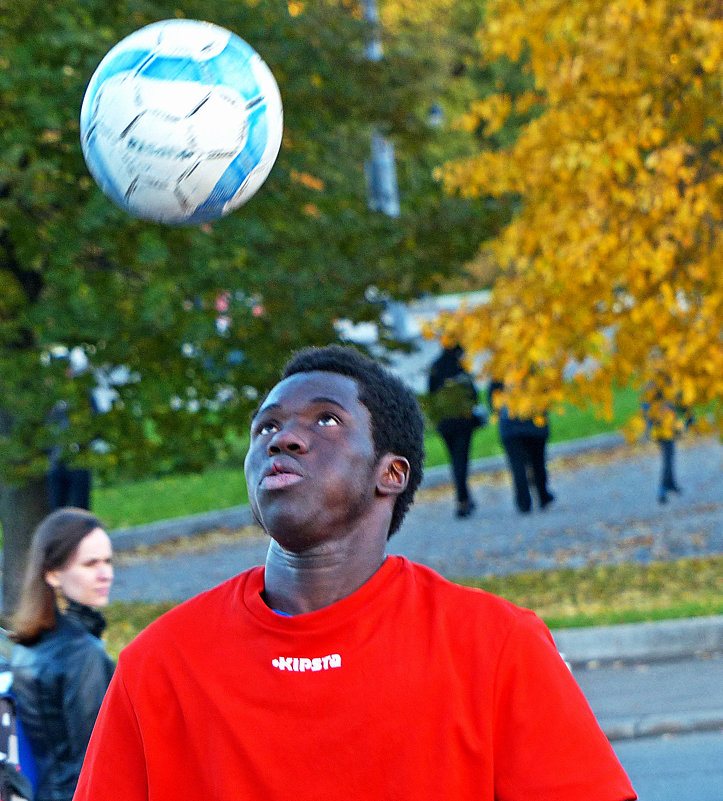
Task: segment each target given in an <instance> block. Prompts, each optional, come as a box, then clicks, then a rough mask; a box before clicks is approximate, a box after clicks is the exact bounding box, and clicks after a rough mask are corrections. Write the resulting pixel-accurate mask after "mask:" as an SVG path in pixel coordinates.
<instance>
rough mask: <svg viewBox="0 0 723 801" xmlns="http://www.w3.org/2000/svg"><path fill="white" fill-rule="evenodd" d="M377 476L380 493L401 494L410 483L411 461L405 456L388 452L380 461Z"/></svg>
mask: <svg viewBox="0 0 723 801" xmlns="http://www.w3.org/2000/svg"><path fill="white" fill-rule="evenodd" d="M377 476H378V478H377V492H378V493H379V495H400V494H401V493H402V492H404V490H405V489H406V488H407V484H408V483H409V462H408V461H407V460H406V459H405V458H404V457H403V456H397V455H396V454H394V453H386V454H385V455H384V456H382V458H381V460H380V462H379V471H378V473H377Z"/></svg>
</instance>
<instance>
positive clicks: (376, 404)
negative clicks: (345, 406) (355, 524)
mask: <svg viewBox="0 0 723 801" xmlns="http://www.w3.org/2000/svg"><path fill="white" fill-rule="evenodd" d="M325 373H330V374H333V375H332V376H330V377H329V382H330V385H332V384H335V383H338V382H339V381H340V380H342V379H339V378H338V377H339V376H341V377H343V380H344V381H349V382H351V383H350V384H349V386H350V387H351V390H352V392H354V390H355V395H356V398H357V399H358V403H359V404H360V406H359V409H360V412H363V415H364V418H365V420H364V427H365V428H366V427H367V426H368V429H370V430H369V434H367V436H368V437H369V435H370V439H369V442H370V446H371V448H372V449H373V453H372V454H370V458H371V459H372V461H373V462H375V463H377V464H379V463H380V462H381V461H382V460H384V459H386V458H388V455H389V454H394V455H396V456H399V457H402V459H403V460H405V462H408V466H409V467H408V471H407V472H408V474H407V477H406V486H405V487H404V489H403V490H402V491H401V492H400V493H399V494H398V495H397V496H396V499H395V502H394V507H393V510H392V515H391V520H390V523H389V530H388V536H391V535H392V534H394V533H395V532H396V531H397V529H398V528H399V526H400V525H401V523H402V520H403V519H404V515H405V514H406V512H407V509H408V508H409V506H410V505H411V503H412V500H413V498H414V493H415V491H416V489H417V487H418V486H419V483H420V481H421V478H422V469H423V462H424V421H423V418H422V414H421V411H420V409H419V405H418V403H417V400H416V398H415V396H414V394H413V393H412V392H411V391H410V390H409V389H408V388H407V387H406V386H405V385H404V384H403V383H402V382H401V381H400V380H399V379H398V378H396V377H395V376H394V375H392V374H391V373H390V372H389V371H387V370H385V369H384V368H382V367H380V366H379V365H378V364H377V363H376V362H374V361H372V360H371V359H369V358H367V357H366V356H363V355H362V354H361V353H359V352H358V351H357V350H355V349H353V348H350V347H339V346H329V347H325V348H308V349H305V350H302V351H299V352H297V353H296V354H294V355H293V356H292V358H291V359H290V361H289V362H288V364H287V365H286V367H285V369H284V372H283V376H282V380H281V382H280V383H279V384H277V386H276V387H275V388H274V389H273V390H272V391H271V393H270V394H269V396H268V397H267V400H265V401H264V402H263V403H262V404H261V406H260V407H259V412H257V418H256V419H255V420H254V426H255V427H258V423H259V422H262V420H263V417H264V415H267V414H268V413H267V411H265V408H266V407H267V406H268V402H269V401H271V405H272V406H273V405H274V403H273V401H274V400H275V395H276V394H278V393H279V392H280V390H283V388H284V387H286V388H287V389H288V390H292V389H293V388H294V386H295V385H296V386H298V382H299V381H300V380H301V377H302V376H304V375H305V374H312V375H311V376H310V377H309V378H310V380H311V379H315V381H314V383H319V382H318V380H316V379H318V377H319V376H321V379H322V381H321V384H322V385H323V383H324V382H323V374H325ZM333 376H336V377H337V378H334V377H333ZM304 380H305V379H304ZM342 388H343V384H342ZM315 393H316V395H318V394H319V393H318V391H316V390H315ZM282 394H283V393H282ZM322 394H325V393H322ZM344 403H346V401H344ZM367 413H368V414H367ZM367 417H368V422H367V421H366V418H367ZM272 423H273V421H272ZM327 430H328V429H327ZM264 431H265V429H264ZM329 433H331V432H329ZM253 447H254V427H252V448H253ZM270 447H274V446H270ZM248 468H249V465H247V472H248ZM251 468H252V469H253V466H251ZM250 492H251V488H250Z"/></svg>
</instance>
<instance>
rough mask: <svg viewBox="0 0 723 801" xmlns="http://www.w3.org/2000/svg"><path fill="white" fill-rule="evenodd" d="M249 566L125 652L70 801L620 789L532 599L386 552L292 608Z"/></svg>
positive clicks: (579, 795)
mask: <svg viewBox="0 0 723 801" xmlns="http://www.w3.org/2000/svg"><path fill="white" fill-rule="evenodd" d="M263 581H264V571H263V568H254V569H252V570H249V571H247V572H245V573H242V574H241V575H240V576H237V577H235V578H233V579H231V580H229V581H227V582H225V583H224V584H221V585H220V586H219V587H216V588H215V589H212V590H210V591H208V592H206V593H203V594H202V595H200V596H198V597H196V598H193V599H191V600H190V601H187V602H186V603H184V604H181V605H180V606H178V607H176V608H175V609H173V610H171V611H170V612H168V613H167V614H166V615H164V616H163V617H162V618H160V619H159V620H158V621H156V622H155V623H153V624H152V625H151V626H149V627H148V628H147V629H146V630H145V631H144V632H143V633H141V634H140V635H139V636H138V637H137V638H136V639H135V640H134V642H132V643H131V644H130V645H129V646H128V647H127V648H126V649H125V650H124V651H123V653H122V654H121V657H120V660H119V664H118V668H117V670H116V673H115V676H114V678H113V681H112V682H111V685H110V688H109V690H108V694H107V696H106V699H105V702H104V704H103V707H102V709H101V711H100V715H99V718H98V722H97V724H96V727H95V730H94V732H93V736H92V738H91V742H90V746H89V749H88V753H87V756H86V760H85V764H84V767H83V772H82V774H81V778H80V782H79V784H78V790H77V792H76V795H75V801H119V799H122V801H141V799H143V800H144V801H145V800H146V799H148V800H149V801H186V799H190V798H194V799H196V798H202V799H204V801H216V800H217V801H231V799H233V800H234V801H236V799H254V801H321V799H329V798H332V799H339V798H343V799H354V801H357V800H359V801H361V800H362V799H365V800H366V799H368V801H385V800H386V799H389V801H391V800H392V799H394V800H395V801H396V800H399V801H426V800H427V799H428V800H429V801H440V799H445V801H462V799H470V800H471V799H474V800H475V801H495V800H496V801H508V800H509V801H524V800H525V799H529V801H548V800H549V801H552V800H553V799H554V800H555V801H581V799H584V800H585V801H624V800H625V799H633V798H635V793H634V791H633V789H632V787H631V786H630V782H629V780H628V778H627V776H626V775H625V772H624V771H623V769H622V767H621V766H620V764H619V763H618V761H617V759H616V757H615V754H614V753H613V751H612V749H611V747H610V745H609V743H608V741H607V740H606V738H605V736H604V734H603V733H602V731H601V730H600V728H599V727H598V725H597V723H596V721H595V719H594V717H593V714H592V712H591V711H590V708H589V706H588V704H587V702H586V701H585V699H584V697H583V695H582V693H581V691H580V690H579V688H578V686H577V684H576V682H575V681H574V679H573V677H572V674H571V673H570V671H569V670H568V669H567V667H566V666H565V664H564V662H563V661H562V659H561V658H560V656H559V654H558V653H557V651H556V649H555V646H554V644H553V642H552V638H551V636H550V634H549V632H548V630H547V628H546V627H545V626H544V624H543V623H542V621H540V620H539V618H537V617H536V616H535V615H534V614H533V613H532V612H530V611H528V610H524V609H520V608H518V607H516V606H514V605H513V604H511V603H509V602H507V601H504V600H502V599H500V598H497V597H495V596H493V595H490V594H488V593H485V592H483V591H481V590H473V589H469V588H465V587H460V586H458V585H456V584H452V583H451V582H448V581H447V580H445V579H443V578H442V577H441V576H439V575H438V574H436V573H435V572H434V571H432V570H430V569H428V568H426V567H423V566H421V565H417V564H414V563H411V562H409V561H407V560H406V559H403V558H401V557H396V556H390V557H388V558H387V559H386V561H385V563H384V564H383V565H382V567H381V568H380V569H379V570H378V571H377V573H375V574H374V575H373V576H372V577H371V578H370V579H369V581H367V582H366V584H364V585H363V586H362V587H361V588H360V589H359V590H357V591H356V592H354V593H353V594H352V595H350V596H348V597H347V598H344V599H343V600H341V601H338V602H337V603H335V604H332V605H331V606H328V607H326V608H324V609H320V610H318V611H316V612H311V613H309V614H304V615H297V616H294V617H284V616H281V615H277V614H276V613H274V612H273V611H272V610H271V609H269V608H268V607H267V606H266V604H265V603H264V601H263V599H262V597H261V592H262V590H263Z"/></svg>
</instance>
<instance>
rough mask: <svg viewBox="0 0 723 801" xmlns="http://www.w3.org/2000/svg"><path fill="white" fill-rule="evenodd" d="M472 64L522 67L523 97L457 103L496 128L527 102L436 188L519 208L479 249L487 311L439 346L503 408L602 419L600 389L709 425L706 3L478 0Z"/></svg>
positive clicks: (711, 183)
mask: <svg viewBox="0 0 723 801" xmlns="http://www.w3.org/2000/svg"><path fill="white" fill-rule="evenodd" d="M479 41H480V51H481V55H480V58H482V57H484V58H486V59H488V60H493V59H495V58H497V57H500V56H503V55H506V56H508V57H509V58H511V59H513V60H516V59H519V58H520V57H521V56H523V55H524V57H525V58H526V59H527V60H528V63H529V67H530V68H531V70H532V72H533V74H534V79H535V88H534V92H532V93H527V94H526V95H525V96H522V97H520V98H510V97H507V96H505V95H503V94H500V95H496V96H492V97H487V98H485V99H484V100H480V101H479V102H477V103H475V104H473V105H472V106H471V108H470V109H469V111H468V113H467V115H466V116H465V117H463V119H462V120H461V121H460V124H461V125H462V126H466V127H468V128H470V129H471V128H474V127H475V126H478V125H480V124H482V123H483V124H484V125H485V126H487V127H486V128H485V131H486V132H487V133H491V132H494V131H496V130H498V129H499V128H500V127H501V126H502V125H504V123H505V120H506V118H507V116H508V115H509V114H511V113H513V112H514V111H515V110H516V109H517V110H524V109H526V108H530V106H531V105H532V104H533V103H537V102H542V103H543V104H544V105H543V111H542V113H541V114H539V115H538V116H537V117H536V118H535V119H533V120H532V121H531V122H529V123H528V124H527V125H525V126H524V127H523V128H522V130H521V133H520V135H519V137H518V138H517V141H516V142H515V144H514V145H513V146H511V147H510V148H509V149H507V150H497V151H494V152H493V151H484V152H480V153H479V154H478V155H476V156H475V157H474V158H471V159H468V160H464V161H459V162H454V163H449V164H447V165H446V166H445V168H444V169H443V170H442V171H441V173H440V175H441V178H442V179H443V181H444V183H445V186H446V188H447V189H448V190H449V191H450V192H456V193H459V194H461V195H465V196H475V197H480V196H482V197H484V196H504V195H508V194H509V193H515V194H517V195H519V196H520V197H521V201H522V203H521V211H520V212H519V214H517V215H516V217H515V218H514V219H513V221H512V222H511V223H510V224H509V225H508V226H507V227H506V228H505V229H504V230H503V231H502V232H501V234H500V235H499V237H498V238H497V239H496V240H495V241H494V242H492V243H491V244H490V243H486V245H485V248H486V250H487V251H489V250H490V249H491V251H492V252H493V253H494V257H495V258H496V260H497V262H498V264H499V266H500V268H501V270H502V277H501V278H500V279H499V280H498V281H497V282H496V284H495V287H494V290H493V293H492V298H491V301H490V303H489V304H488V305H486V306H483V307H478V308H475V309H468V310H464V311H462V312H460V313H459V314H457V315H456V316H452V317H448V318H446V319H444V320H442V321H441V322H440V324H439V326H438V329H437V332H438V334H439V335H441V334H442V333H444V336H445V338H447V339H457V340H459V341H461V342H462V343H463V344H464V346H465V348H466V349H467V351H468V353H470V354H477V355H480V356H481V357H482V359H483V361H484V362H485V364H486V368H485V369H486V372H487V373H488V375H490V376H494V377H496V378H501V379H504V380H505V382H506V384H507V386H508V389H509V392H510V396H509V397H508V401H509V403H510V406H511V407H512V408H513V409H517V410H520V409H521V408H522V406H521V404H522V398H525V401H524V405H525V406H526V407H528V408H532V409H533V410H534V411H535V412H536V413H539V412H541V411H545V410H547V409H549V408H550V407H551V406H554V405H555V404H556V403H557V402H558V401H559V400H560V399H562V398H565V399H566V400H570V401H572V402H579V403H584V402H586V401H589V400H592V401H593V402H595V403H597V404H599V405H600V406H601V407H602V408H603V409H605V408H607V409H608V410H609V409H610V407H611V397H612V396H611V388H612V387H613V386H614V385H615V384H622V385H630V384H632V385H635V386H637V387H638V388H639V389H640V390H641V394H642V395H643V396H644V398H643V399H647V400H648V401H654V403H653V406H651V413H654V412H655V409H658V410H659V413H657V417H658V419H657V420H656V421H655V422H656V423H657V425H658V426H659V430H660V432H661V433H663V432H664V433H670V432H671V431H672V430H673V429H674V427H675V426H676V425H677V424H676V423H674V421H673V418H672V417H671V415H670V414H669V412H668V411H666V410H670V409H679V408H680V407H683V406H684V407H688V408H691V407H697V408H705V409H706V410H708V411H709V412H710V410H713V413H714V415H715V423H716V425H717V426H718V429H719V430H721V429H723V419H722V418H721V397H723V331H722V329H723V238H722V237H721V223H722V220H723V151H722V150H721V143H722V142H723V58H722V57H723V3H721V2H719V1H718V0H716V1H715V2H714V1H713V0H708V1H705V0H577V2H575V3H561V2H550V0H524V2H523V0H488V2H487V21H486V24H485V27H484V29H483V30H481V31H480V32H479Z"/></svg>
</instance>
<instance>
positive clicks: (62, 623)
mask: <svg viewBox="0 0 723 801" xmlns="http://www.w3.org/2000/svg"><path fill="white" fill-rule="evenodd" d="M112 553H113V552H112V547H111V542H110V538H109V537H108V535H107V534H106V532H105V530H104V529H103V526H102V524H101V523H100V521H99V520H98V518H96V517H95V516H94V515H92V514H90V513H89V512H86V511H85V510H83V509H74V508H66V509H58V510H57V511H55V512H53V513H52V514H50V515H48V517H46V518H45V520H43V522H42V523H41V524H40V525H39V526H38V528H37V529H36V531H35V534H34V536H33V541H32V545H31V547H30V555H29V560H28V566H27V570H26V573H25V583H24V586H23V592H22V595H21V599H20V604H19V606H18V611H17V613H16V615H15V619H14V632H13V639H14V640H15V642H16V643H17V645H16V646H15V648H14V649H13V654H12V667H13V690H14V694H15V697H16V700H17V706H18V714H19V716H20V720H21V721H22V724H23V726H24V729H25V732H26V734H27V736H28V739H29V741H30V744H31V748H32V751H33V756H34V757H35V761H36V763H37V772H38V780H37V787H36V793H35V801H71V799H72V798H73V793H74V791H75V785H76V783H77V781H78V775H79V774H80V768H81V767H82V764H83V758H84V756H85V750H86V748H87V746H88V740H89V739H90V733H91V731H92V730H93V725H94V723H95V718H96V716H97V714H98V710H99V709H100V704H101V702H102V700H103V696H104V695H105V691H106V689H107V688H108V684H109V682H110V679H111V676H112V674H113V662H112V661H111V659H110V657H109V656H108V655H107V654H106V652H105V649H104V647H103V643H102V641H101V640H100V635H101V633H102V631H103V629H104V628H105V618H104V617H103V616H102V615H101V613H100V612H99V611H98V609H99V608H101V607H104V606H106V604H107V603H108V595H109V592H110V587H111V584H112V581H113V567H112V564H111V559H112Z"/></svg>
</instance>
